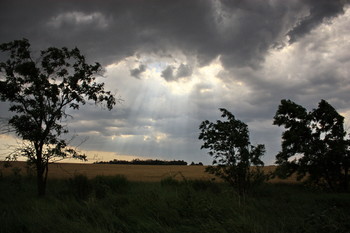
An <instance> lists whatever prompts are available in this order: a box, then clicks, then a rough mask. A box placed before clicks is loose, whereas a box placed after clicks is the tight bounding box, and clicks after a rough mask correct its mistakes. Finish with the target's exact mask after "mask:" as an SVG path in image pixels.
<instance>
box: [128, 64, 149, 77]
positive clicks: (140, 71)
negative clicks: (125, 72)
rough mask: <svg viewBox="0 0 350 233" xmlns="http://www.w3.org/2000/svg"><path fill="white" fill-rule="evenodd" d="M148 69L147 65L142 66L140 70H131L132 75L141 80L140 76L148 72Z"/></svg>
mask: <svg viewBox="0 0 350 233" xmlns="http://www.w3.org/2000/svg"><path fill="white" fill-rule="evenodd" d="M146 68H147V67H146V66H145V65H143V64H141V65H139V67H138V68H135V69H132V70H130V75H131V76H133V77H135V78H138V79H139V78H140V75H141V74H142V73H143V72H145V71H146Z"/></svg>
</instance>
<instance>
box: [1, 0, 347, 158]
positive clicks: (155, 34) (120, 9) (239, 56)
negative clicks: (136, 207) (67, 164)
mask: <svg viewBox="0 0 350 233" xmlns="http://www.w3.org/2000/svg"><path fill="white" fill-rule="evenodd" d="M348 2H349V1H341V0H339V1H338V0H334V1H328V0H321V1H316V0H307V1H303V0H295V1H283V0H272V1H259V0H244V1H243V0H217V1H211V0H204V1H201V0H191V1H188V0H178V1H170V0H169V1H167V0H162V1H156V0H151V1H141V0H136V1H127V0H104V1H94V0H86V1H84V2H81V1H71V0H62V1H44V0H33V1H20V0H2V1H1V8H0V19H1V20H0V43H1V42H7V41H11V40H14V39H20V38H23V37H26V38H28V39H30V41H31V43H32V45H33V47H32V51H33V52H34V53H36V54H38V52H39V50H40V49H44V48H46V47H48V46H58V47H60V46H67V47H74V46H77V47H78V48H80V49H81V51H83V53H85V54H86V55H87V58H88V59H89V60H90V61H99V62H102V63H103V65H105V66H107V65H110V64H112V63H114V66H118V67H119V66H122V65H121V64H122V63H123V62H125V61H126V58H127V57H130V56H134V55H140V56H141V57H142V56H143V57H147V56H148V55H150V56H153V57H152V59H153V60H152V61H151V62H150V61H148V60H147V59H145V60H142V59H141V58H140V57H137V59H136V60H137V63H136V64H137V65H135V62H134V61H133V62H131V64H132V65H126V66H125V67H126V68H124V70H120V69H119V70H118V69H117V70H116V71H115V72H111V73H110V74H109V77H108V79H105V80H104V79H103V82H105V83H106V87H108V88H109V89H112V90H113V91H114V89H118V90H119V91H118V94H120V95H121V96H122V98H123V99H124V100H125V102H123V103H122V104H120V105H117V106H116V109H115V110H113V111H111V112H109V111H101V109H100V108H99V107H97V108H96V107H93V108H92V107H90V105H86V106H84V107H82V108H81V109H80V110H79V111H74V112H70V114H72V115H73V116H74V118H73V119H70V120H69V122H70V123H69V127H70V129H71V132H72V133H75V132H76V133H78V134H81V135H82V136H89V141H88V143H87V144H86V145H84V147H86V148H88V149H92V150H96V149H101V150H106V151H115V152H118V153H120V154H132V155H140V156H141V155H144V156H152V155H157V156H163V157H164V158H169V159H174V158H176V159H186V158H187V157H186V156H188V159H187V160H190V161H191V160H194V161H203V162H205V161H206V162H207V163H209V162H210V159H208V157H205V156H204V154H205V151H200V150H199V148H200V143H201V142H200V141H199V140H198V139H197V137H198V125H199V124H200V122H201V121H202V120H205V119H208V120H213V121H215V120H217V119H218V118H219V111H218V108H219V107H225V108H227V109H228V110H230V111H231V112H232V113H233V114H235V116H236V117H237V118H238V119H240V120H243V121H244V122H246V123H247V124H248V125H249V129H250V130H251V135H252V140H253V141H254V142H255V143H266V144H268V145H267V147H268V153H269V154H268V155H267V157H268V158H267V159H266V161H269V163H272V162H273V158H274V153H275V152H276V151H277V150H278V148H279V142H280V141H279V140H280V137H279V136H280V135H279V134H280V129H279V128H278V127H277V128H276V127H275V126H272V125H271V119H272V117H273V114H274V112H275V111H276V108H277V106H278V104H279V101H280V100H281V99H284V98H289V99H292V100H294V101H296V102H297V103H299V104H302V105H304V106H306V107H307V108H309V109H311V108H313V107H316V104H317V103H318V101H319V99H321V98H323V99H327V100H330V103H331V104H334V105H335V107H336V108H337V109H341V110H344V111H348V106H350V102H349V100H350V94H349V93H350V91H349V90H350V86H349V84H348V77H349V75H350V72H349V68H348V67H350V57H349V54H348V51H349V49H350V47H349V46H350V45H349V42H348V41H349V31H350V28H349V23H348V21H346V20H347V19H346V17H349V16H348V14H347V16H346V17H345V19H343V18H341V16H342V15H343V14H344V12H346V9H347V8H346V7H345V6H346V4H348ZM341 20H344V22H343V24H342V23H341V22H340V21H341ZM335 22H336V25H334V24H335ZM325 25H329V27H331V28H333V27H336V30H334V31H332V32H328V31H329V30H325V31H324V32H319V31H318V29H319V28H320V27H322V26H325ZM286 36H289V42H290V43H289V44H288V41H287V39H288V38H287V37H286ZM342 38H343V39H342ZM288 46H291V47H288ZM277 47H279V49H276V48H277ZM284 49H285V50H284ZM274 53H277V54H278V53H281V55H280V57H279V56H277V57H275V58H274V59H272V58H271V56H272V55H273V54H274ZM178 54H181V55H182V56H183V57H181V58H178V57H177V55H178ZM157 58H159V61H154V60H156V59H157ZM163 58H164V60H162V59H163ZM216 59H217V60H218V61H220V62H221V65H222V70H220V72H218V74H215V73H213V74H212V73H210V74H212V76H213V77H212V79H213V80H215V81H213V82H210V81H208V80H206V79H204V78H203V79H202V76H208V75H209V74H207V73H206V72H209V71H201V70H199V68H200V67H204V66H206V65H208V64H210V62H213V61H216ZM130 67H131V68H130ZM110 69H112V68H110ZM147 69H149V70H150V71H151V70H153V71H154V70H157V72H158V73H152V74H153V75H155V76H156V77H154V76H148V74H149V73H148V72H147V73H146V72H145V71H146V70H147ZM220 69H221V68H220ZM153 71H152V72H153ZM201 72H202V73H201ZM150 73H151V72H150ZM130 77H135V78H137V79H139V80H136V79H133V78H130ZM141 77H142V78H141ZM193 77H195V78H194V79H192V78H193ZM157 78H158V79H157ZM161 78H163V79H165V80H166V81H168V82H160V81H162V80H161ZM216 79H218V80H216ZM183 80H186V81H188V82H182V81H183ZM191 81H193V82H194V83H191ZM164 83H165V84H164ZM181 83H185V85H184V87H187V86H186V85H187V84H188V86H190V84H191V85H192V86H191V87H188V89H186V90H185V91H187V92H188V93H186V94H184V95H182V94H181V88H180V87H179V88H178V89H180V94H179V93H172V92H171V91H172V90H171V88H169V87H168V86H174V85H176V84H179V85H180V84H181ZM163 84H164V85H163ZM162 85H163V86H162ZM167 85H168V86H167ZM166 88H168V89H166ZM1 106H3V105H1ZM6 114H8V113H7V112H6V111H5V109H4V108H2V107H1V109H0V117H1V116H5V115H6ZM92 132H94V133H92ZM125 135H126V136H127V138H123V137H122V136H125ZM129 136H130V137H129ZM145 136H147V137H145ZM112 137H115V139H114V140H112ZM144 137H145V138H144ZM162 137H164V138H163V139H162V140H160V139H159V138H162Z"/></svg>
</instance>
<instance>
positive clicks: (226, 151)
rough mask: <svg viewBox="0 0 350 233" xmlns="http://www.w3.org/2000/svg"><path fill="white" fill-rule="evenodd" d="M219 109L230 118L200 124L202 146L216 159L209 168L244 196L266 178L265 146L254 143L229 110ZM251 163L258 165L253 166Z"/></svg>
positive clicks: (224, 115)
mask: <svg viewBox="0 0 350 233" xmlns="http://www.w3.org/2000/svg"><path fill="white" fill-rule="evenodd" d="M220 111H221V112H222V116H221V117H223V118H227V121H220V120H218V121H217V122H216V123H212V122H209V121H208V120H206V121H203V122H202V123H201V125H200V127H199V129H200V130H201V133H200V135H199V139H201V140H203V141H204V144H203V145H202V147H201V149H209V155H210V156H212V157H213V158H214V161H213V165H214V166H210V167H208V168H207V171H208V172H209V173H211V174H215V175H216V176H218V177H220V178H222V179H223V180H225V181H227V182H228V183H229V184H230V185H231V186H233V187H235V188H236V189H237V191H238V193H239V194H240V195H243V194H245V193H246V192H247V191H248V189H250V188H251V186H253V185H255V184H256V183H260V182H259V181H262V180H263V173H262V170H261V168H262V167H263V166H264V163H263V161H262V160H261V156H262V155H263V154H264V152H265V146H264V145H261V144H259V145H257V146H252V145H251V144H250V140H249V131H248V126H247V125H246V124H245V123H243V122H242V121H240V120H237V119H235V116H234V115H233V114H232V113H230V112H229V111H227V110H226V109H223V108H221V109H220ZM251 166H256V167H255V169H251Z"/></svg>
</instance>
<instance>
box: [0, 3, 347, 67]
mask: <svg viewBox="0 0 350 233" xmlns="http://www.w3.org/2000/svg"><path fill="white" fill-rule="evenodd" d="M345 2H346V1H342V0H335V1H329V0H322V1H316V0H315V1H311V0H309V1H287V2H285V1H268V2H261V1H253V0H251V1H241V0H237V1H227V0H221V1H209V0H207V1H198V0H193V1H187V0H180V1H156V0H152V1H141V0H139V1H125V0H124V1H123V0H118V1H112V0H105V1H98V2H97V1H92V0H90V1H89V0H87V1H84V4H82V3H81V1H68V0H63V1H43V0H42V1H40V0H34V1H30V2H29V1H20V0H3V1H2V4H1V6H2V7H1V9H0V15H1V16H0V17H1V20H0V28H1V29H0V38H1V41H9V40H13V39H19V38H22V37H28V38H29V39H30V40H31V42H32V43H33V45H34V47H35V48H34V49H40V48H45V47H47V46H50V45H54V46H69V47H72V46H78V47H79V48H81V49H82V51H85V52H86V53H87V54H88V55H89V56H93V57H94V59H97V60H98V61H101V62H103V64H110V63H111V62H113V61H118V60H120V59H123V58H124V57H126V56H130V55H133V54H135V53H136V52H138V53H140V52H141V53H142V52H146V53H148V52H154V53H159V52H161V51H169V52H170V53H171V51H172V50H180V51H182V52H183V53H185V54H187V55H189V56H190V55H191V56H195V57H196V58H197V59H198V64H200V65H205V64H208V63H209V62H210V61H212V60H213V59H215V58H217V57H218V56H220V59H221V61H222V62H223V64H224V65H225V67H232V66H237V67H241V66H252V67H258V66H259V64H260V62H261V61H263V60H264V55H265V54H266V53H267V51H268V50H269V49H270V48H271V47H273V46H274V45H275V44H276V42H278V41H280V40H281V39H283V37H284V36H285V35H286V34H288V35H289V36H290V38H291V41H293V42H294V41H295V40H297V39H298V38H300V37H302V36H303V35H305V34H306V33H308V32H309V31H310V30H311V29H312V28H314V27H315V26H317V25H318V24H319V23H321V22H322V21H323V20H324V19H330V18H332V17H335V16H337V15H339V14H341V13H343V12H344V11H343V7H344V4H345ZM305 9H306V10H309V11H310V15H309V16H306V17H302V16H301V13H300V12H301V11H304V10H305ZM298 16H300V17H302V18H298ZM295 25H296V26H295Z"/></svg>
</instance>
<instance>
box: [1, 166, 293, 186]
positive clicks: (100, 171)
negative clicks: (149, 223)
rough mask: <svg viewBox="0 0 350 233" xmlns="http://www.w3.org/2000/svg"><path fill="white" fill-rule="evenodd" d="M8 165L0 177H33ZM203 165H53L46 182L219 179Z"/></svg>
mask: <svg viewBox="0 0 350 233" xmlns="http://www.w3.org/2000/svg"><path fill="white" fill-rule="evenodd" d="M10 163H11V164H12V165H11V166H10V167H7V168H5V167H4V166H3V165H4V162H0V171H1V172H2V173H3V174H4V175H11V174H13V172H14V168H18V169H17V170H18V171H20V174H22V175H27V174H29V172H31V173H32V174H33V175H34V174H35V168H32V171H28V167H27V163H26V162H21V161H15V162H10ZM206 167H207V166H189V165H129V164H128V165H121V164H84V163H54V164H50V165H49V174H48V178H49V179H61V178H63V179H64V178H70V177H73V176H74V175H78V174H79V175H80V174H81V175H85V176H87V177H88V178H90V179H92V178H94V177H96V176H115V175H123V176H125V177H126V178H127V179H128V180H130V181H141V182H158V181H161V180H162V179H164V178H167V177H173V178H175V179H179V180H181V179H190V180H211V179H213V178H215V179H216V180H219V178H217V177H215V176H214V175H211V174H209V173H207V172H205V168H206ZM275 168H276V166H265V167H264V171H265V172H266V173H268V172H272V171H274V170H275ZM269 182H273V183H276V182H283V183H285V182H287V183H292V182H296V181H295V179H294V177H292V178H288V179H279V178H273V179H271V180H269Z"/></svg>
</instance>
